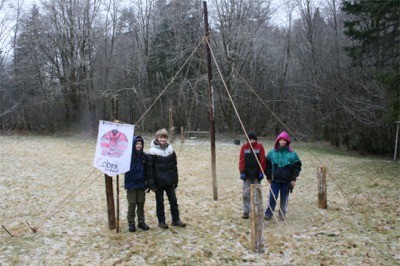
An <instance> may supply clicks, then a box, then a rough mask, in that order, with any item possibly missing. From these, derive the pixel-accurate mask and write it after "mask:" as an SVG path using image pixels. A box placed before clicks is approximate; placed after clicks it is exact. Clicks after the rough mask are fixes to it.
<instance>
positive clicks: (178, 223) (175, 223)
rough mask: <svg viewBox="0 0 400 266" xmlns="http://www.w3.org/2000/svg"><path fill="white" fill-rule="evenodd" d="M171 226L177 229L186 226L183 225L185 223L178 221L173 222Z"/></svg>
mask: <svg viewBox="0 0 400 266" xmlns="http://www.w3.org/2000/svg"><path fill="white" fill-rule="evenodd" d="M171 225H172V226H179V227H186V224H185V223H182V222H181V221H180V220H178V221H173V222H172V223H171Z"/></svg>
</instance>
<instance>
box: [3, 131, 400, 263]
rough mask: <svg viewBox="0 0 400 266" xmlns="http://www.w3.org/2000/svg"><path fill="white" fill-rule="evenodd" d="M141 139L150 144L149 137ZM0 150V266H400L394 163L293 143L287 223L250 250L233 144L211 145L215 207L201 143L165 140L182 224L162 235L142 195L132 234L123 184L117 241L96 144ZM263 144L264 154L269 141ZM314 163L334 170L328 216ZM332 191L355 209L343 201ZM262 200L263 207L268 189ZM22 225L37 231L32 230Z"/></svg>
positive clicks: (76, 140) (32, 141)
mask: <svg viewBox="0 0 400 266" xmlns="http://www.w3.org/2000/svg"><path fill="white" fill-rule="evenodd" d="M145 140H146V142H147V143H146V145H145V146H146V148H147V147H148V142H149V141H150V137H147V138H145ZM0 142H1V151H0V156H1V157H0V159H1V164H0V170H1V176H0V181H1V182H0V193H1V194H0V195H1V201H0V202H1V222H0V223H1V225H4V226H5V227H6V228H7V229H8V230H9V231H10V232H11V233H12V234H13V235H14V236H13V237H11V236H10V235H9V234H8V233H7V232H6V231H5V230H4V229H3V228H1V238H0V239H1V240H0V264H1V265H28V264H29V265H53V264H61V265H396V264H397V265H399V264H400V255H399V254H400V244H399V239H400V229H399V228H400V226H399V219H400V218H399V217H400V209H399V207H398V206H399V204H400V197H399V192H398V189H399V188H400V179H399V170H400V169H399V163H398V162H392V161H390V160H384V159H381V158H371V157H360V156H355V155H350V154H347V153H345V152H342V151H339V150H336V149H334V148H331V147H329V146H326V145H325V144H300V143H295V145H294V148H295V149H296V150H297V151H298V153H299V156H300V157H301V159H302V161H303V171H302V172H301V176H300V178H299V181H298V184H297V187H296V189H295V191H294V193H293V194H291V197H290V202H289V217H288V223H277V222H276V221H271V222H265V226H264V238H265V244H266V246H267V249H266V253H265V254H252V253H251V251H250V226H249V225H250V221H249V220H242V219H241V218H240V216H241V181H240V179H239V177H238V170H237V160H238V153H239V149H240V147H239V146H235V145H233V140H231V139H229V140H222V139H221V140H219V141H218V142H217V179H218V200H217V201H215V200H213V192H212V182H211V174H210V173H211V167H210V148H209V142H208V140H190V141H187V142H185V143H184V144H183V145H181V144H180V142H179V141H178V142H176V143H174V147H175V150H176V151H177V154H178V158H179V159H178V160H179V162H178V163H179V172H180V184H179V187H178V190H177V194H178V203H179V206H180V211H181V216H182V220H183V221H185V222H187V223H188V226H187V228H183V229H181V228H170V229H169V230H161V229H159V228H158V227H157V220H156V215H155V201H154V195H153V194H152V193H150V194H147V201H146V207H145V208H146V221H147V223H148V224H149V226H150V227H151V230H150V231H147V232H144V231H137V232H135V233H129V232H128V230H127V223H126V207H127V206H126V199H125V191H124V190H123V176H120V178H119V180H120V186H121V189H120V192H121V195H120V209H121V211H120V219H121V221H120V226H121V233H119V234H117V233H116V232H115V230H113V231H110V230H109V229H108V221H107V212H106V200H105V187H104V176H103V174H101V173H100V172H99V171H98V170H94V168H93V166H92V160H93V156H94V152H95V138H80V137H42V136H23V137H22V136H7V137H6V136H1V137H0ZM261 142H262V143H263V144H264V146H265V147H266V149H267V150H268V149H269V148H270V147H271V145H272V142H271V141H270V140H261ZM321 162H322V163H324V164H325V165H326V166H327V167H328V170H329V171H330V173H331V178H330V179H329V180H328V185H329V187H328V209H327V210H320V209H318V208H317V202H316V201H317V185H316V169H317V167H318V166H319V165H320V164H321ZM114 180H115V179H114ZM333 180H335V182H333ZM114 184H115V183H114ZM338 186H340V189H343V191H345V193H346V194H347V195H348V197H349V198H350V199H352V200H353V199H355V202H356V203H360V204H356V205H351V204H350V203H349V201H348V199H346V197H344V196H343V194H342V192H341V191H340V189H339V187H338ZM263 193H264V206H265V205H266V199H267V193H268V186H267V185H266V183H265V182H263ZM53 211H57V213H53ZM46 217H48V218H49V219H48V220H47V219H46ZM167 217H168V218H169V216H167ZM27 222H28V223H29V224H30V225H31V226H32V227H37V226H38V225H39V228H38V231H37V233H33V232H32V231H31V229H29V227H28V225H27ZM167 222H170V219H168V220H167Z"/></svg>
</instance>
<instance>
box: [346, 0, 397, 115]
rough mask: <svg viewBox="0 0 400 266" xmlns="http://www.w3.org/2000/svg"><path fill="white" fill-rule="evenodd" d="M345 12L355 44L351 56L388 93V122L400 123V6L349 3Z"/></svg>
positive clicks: (348, 32)
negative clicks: (390, 99) (390, 100)
mask: <svg viewBox="0 0 400 266" xmlns="http://www.w3.org/2000/svg"><path fill="white" fill-rule="evenodd" d="M342 10H343V11H344V12H346V13H347V15H348V16H349V17H348V18H347V19H346V20H345V22H344V27H345V34H346V35H347V36H349V37H350V38H351V39H352V40H353V41H354V42H353V45H352V46H351V47H347V48H346V51H347V53H348V54H349V56H350V57H352V58H353V60H354V63H355V64H357V65H360V66H362V67H363V68H364V69H365V70H366V71H368V73H369V75H371V77H372V78H373V79H375V80H377V81H378V82H379V83H380V84H381V85H382V86H383V87H384V88H386V89H387V90H388V92H389V96H390V98H392V99H393V100H392V102H391V103H390V106H389V107H388V116H389V117H388V118H389V119H388V121H393V120H398V119H400V89H399V84H400V76H399V75H400V65H399V61H400V29H399V24H400V19H399V16H400V2H399V1H394V0H384V1H371V0H358V1H354V0H352V1H350V0H346V1H344V2H343V7H342Z"/></svg>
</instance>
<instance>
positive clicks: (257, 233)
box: [250, 184, 265, 253]
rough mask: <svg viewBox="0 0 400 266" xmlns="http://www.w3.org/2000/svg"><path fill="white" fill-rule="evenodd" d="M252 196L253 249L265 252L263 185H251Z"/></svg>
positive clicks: (255, 251) (256, 251) (257, 251)
mask: <svg viewBox="0 0 400 266" xmlns="http://www.w3.org/2000/svg"><path fill="white" fill-rule="evenodd" d="M250 198H251V212H250V218H251V249H252V251H253V252H254V253H264V252H265V249H264V237H263V225H264V224H263V214H264V208H263V197H262V191H261V185H258V184H252V185H251V186H250Z"/></svg>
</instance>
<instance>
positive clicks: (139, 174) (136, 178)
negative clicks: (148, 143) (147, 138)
mask: <svg viewBox="0 0 400 266" xmlns="http://www.w3.org/2000/svg"><path fill="white" fill-rule="evenodd" d="M138 141H141V142H142V143H143V146H144V141H143V138H142V137H141V136H136V137H134V139H133V147H132V157H131V168H130V170H129V171H128V172H126V173H125V189H139V190H145V189H146V188H147V182H146V176H145V175H146V154H145V153H144V152H143V146H142V149H141V150H140V151H136V148H135V146H136V142H138Z"/></svg>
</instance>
